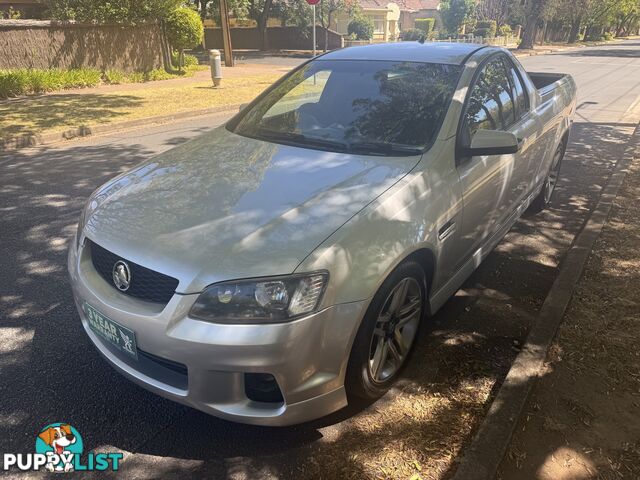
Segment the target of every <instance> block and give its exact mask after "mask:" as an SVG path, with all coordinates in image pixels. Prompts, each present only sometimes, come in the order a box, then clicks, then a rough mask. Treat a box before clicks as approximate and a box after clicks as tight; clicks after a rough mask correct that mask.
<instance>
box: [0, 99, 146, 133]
mask: <svg viewBox="0 0 640 480" xmlns="http://www.w3.org/2000/svg"><path fill="white" fill-rule="evenodd" d="M141 104H142V99H141V98H139V97H136V96H133V95H109V94H94V93H66V94H65V93H59V94H51V95H39V96H32V97H25V98H18V99H12V100H4V101H1V102H0V144H1V143H2V141H3V140H4V141H6V140H8V139H9V138H12V137H20V138H21V141H22V142H23V144H27V145H28V144H29V143H30V139H32V138H37V137H38V135H41V134H42V133H43V132H45V131H46V130H54V129H55V130H58V131H60V130H72V131H73V130H77V129H82V128H88V126H90V125H96V124H100V123H108V122H111V121H113V120H114V119H117V118H121V117H124V116H126V115H127V113H128V111H129V110H130V109H131V108H134V107H137V106H139V105H141Z"/></svg>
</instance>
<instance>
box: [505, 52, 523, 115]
mask: <svg viewBox="0 0 640 480" xmlns="http://www.w3.org/2000/svg"><path fill="white" fill-rule="evenodd" d="M504 63H505V66H506V68H507V70H508V72H509V78H510V79H511V83H512V84H513V89H514V98H515V102H516V117H517V118H518V119H520V118H522V117H523V116H524V115H525V114H526V113H527V112H528V111H529V97H528V96H527V92H526V91H525V89H524V85H523V83H522V79H521V78H520V75H519V74H518V72H516V68H515V67H514V66H513V63H512V62H511V61H510V60H508V59H506V58H505V59H504Z"/></svg>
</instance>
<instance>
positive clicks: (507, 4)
mask: <svg viewBox="0 0 640 480" xmlns="http://www.w3.org/2000/svg"><path fill="white" fill-rule="evenodd" d="M511 5H512V0H481V1H480V2H478V4H477V5H476V8H475V14H476V18H477V19H478V20H485V21H486V20H494V21H495V22H496V23H497V24H498V25H504V24H505V23H507V20H508V19H509V14H510V13H511Z"/></svg>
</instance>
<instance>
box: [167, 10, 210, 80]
mask: <svg viewBox="0 0 640 480" xmlns="http://www.w3.org/2000/svg"><path fill="white" fill-rule="evenodd" d="M165 25H166V31H167V38H168V40H169V43H170V44H171V46H172V47H173V48H175V49H176V50H178V51H179V52H180V54H182V51H183V50H184V49H185V48H193V47H195V46H196V45H198V44H199V43H200V42H202V37H203V36H204V27H203V26H202V20H201V19H200V15H198V13H197V12H196V11H194V10H191V9H190V8H188V7H180V8H176V9H175V10H174V11H173V12H172V13H171V14H170V15H169V16H168V17H167V19H166V22H165ZM180 57H182V55H180ZM183 61H184V60H183V59H182V58H181V61H180V62H179V66H180V68H182V66H183Z"/></svg>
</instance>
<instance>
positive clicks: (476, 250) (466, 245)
mask: <svg viewBox="0 0 640 480" xmlns="http://www.w3.org/2000/svg"><path fill="white" fill-rule="evenodd" d="M502 57H503V55H501V54H498V55H495V56H493V57H490V58H489V60H488V61H486V62H485V64H484V66H482V67H480V68H481V70H480V72H479V74H478V75H477V76H476V78H475V80H474V82H473V84H472V85H471V87H470V90H469V93H468V98H467V101H466V103H465V109H464V110H463V114H462V118H461V129H460V131H459V134H458V145H460V146H469V145H470V144H471V139H472V138H473V136H474V134H475V133H476V132H477V131H478V130H481V129H485V130H505V131H511V130H512V128H513V127H514V125H515V123H516V107H515V103H514V98H513V90H512V88H511V84H510V80H509V78H508V76H507V75H508V72H507V70H506V68H505V64H504V62H503V59H502ZM461 150H462V149H458V151H461ZM518 157H519V154H518V153H515V154H504V155H481V156H472V157H468V156H467V157H464V156H460V155H458V156H457V158H456V164H457V170H458V176H459V178H460V185H461V187H462V197H463V213H462V225H460V226H459V228H458V231H459V240H458V251H457V254H458V255H457V258H458V259H459V264H458V267H461V266H462V265H463V264H464V263H465V262H466V261H468V259H469V258H470V257H474V258H476V259H477V263H476V266H477V264H479V263H480V261H481V260H482V258H484V256H485V255H486V253H487V252H486V251H485V250H484V249H483V247H484V246H485V245H486V243H487V242H488V241H489V240H490V239H491V237H492V235H493V234H494V233H496V232H497V231H498V230H499V228H500V227H501V226H502V225H503V224H504V223H505V222H506V221H507V219H508V217H509V216H510V214H511V210H512V207H513V205H514V203H515V201H516V198H515V197H514V196H516V195H517V192H518V188H517V187H518V184H517V183H518V174H517V170H518V168H519V167H520V166H519V158H518Z"/></svg>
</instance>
